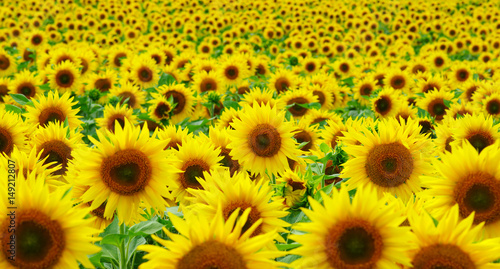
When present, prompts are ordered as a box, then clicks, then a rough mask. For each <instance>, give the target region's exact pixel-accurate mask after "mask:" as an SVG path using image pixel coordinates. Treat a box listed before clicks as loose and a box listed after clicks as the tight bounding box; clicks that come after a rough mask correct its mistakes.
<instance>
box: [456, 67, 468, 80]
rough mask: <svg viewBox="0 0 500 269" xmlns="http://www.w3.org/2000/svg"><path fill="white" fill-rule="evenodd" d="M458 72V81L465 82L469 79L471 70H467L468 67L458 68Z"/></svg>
mask: <svg viewBox="0 0 500 269" xmlns="http://www.w3.org/2000/svg"><path fill="white" fill-rule="evenodd" d="M455 74H456V78H457V80H458V81H460V82H464V81H466V80H467V79H469V76H470V74H469V71H467V69H463V68H461V69H458V70H457V72H456V73H455Z"/></svg>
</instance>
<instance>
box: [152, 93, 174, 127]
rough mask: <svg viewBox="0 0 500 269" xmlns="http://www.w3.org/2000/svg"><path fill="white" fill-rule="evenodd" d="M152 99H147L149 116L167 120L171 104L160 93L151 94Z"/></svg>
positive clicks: (156, 119) (154, 118)
mask: <svg viewBox="0 0 500 269" xmlns="http://www.w3.org/2000/svg"><path fill="white" fill-rule="evenodd" d="M152 97H153V99H151V100H149V101H148V104H150V106H149V107H148V110H149V116H150V117H151V119H153V120H155V121H158V122H159V121H161V120H164V119H166V120H168V119H169V118H170V112H171V111H172V104H171V103H169V102H168V101H167V99H165V96H163V95H161V94H152Z"/></svg>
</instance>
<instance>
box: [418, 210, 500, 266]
mask: <svg viewBox="0 0 500 269" xmlns="http://www.w3.org/2000/svg"><path fill="white" fill-rule="evenodd" d="M459 214H460V213H459V208H458V206H457V205H455V206H453V207H451V209H449V210H448V211H447V213H446V215H445V216H443V218H441V219H440V220H439V222H438V224H437V226H436V225H435V224H434V220H433V219H432V218H431V216H429V215H427V213H423V214H421V215H417V214H415V213H413V214H411V213H410V214H409V216H408V218H409V222H410V224H411V227H412V230H413V233H414V234H415V235H416V237H415V238H416V239H417V240H416V243H417V246H418V248H417V249H414V250H412V251H411V252H410V255H411V259H412V262H411V263H412V265H413V268H417V269H420V268H422V269H423V268H477V269H487V268H498V266H495V265H494V264H492V262H493V261H495V260H497V259H498V258H500V254H499V253H500V238H498V237H497V238H494V239H486V240H483V241H481V242H476V238H478V237H479V236H480V233H481V228H482V226H483V225H482V224H483V223H481V224H480V225H477V226H475V227H472V226H473V225H472V223H473V219H474V213H472V214H471V215H469V216H468V217H467V218H465V219H462V220H460V218H459Z"/></svg>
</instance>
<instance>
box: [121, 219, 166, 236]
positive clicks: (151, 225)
mask: <svg viewBox="0 0 500 269" xmlns="http://www.w3.org/2000/svg"><path fill="white" fill-rule="evenodd" d="M162 228H163V225H162V224H161V223H159V222H156V221H152V220H149V221H143V222H140V223H137V224H136V225H134V226H132V227H130V230H129V235H131V236H137V235H142V236H145V235H151V234H154V233H156V232H158V231H160V230H161V229H162Z"/></svg>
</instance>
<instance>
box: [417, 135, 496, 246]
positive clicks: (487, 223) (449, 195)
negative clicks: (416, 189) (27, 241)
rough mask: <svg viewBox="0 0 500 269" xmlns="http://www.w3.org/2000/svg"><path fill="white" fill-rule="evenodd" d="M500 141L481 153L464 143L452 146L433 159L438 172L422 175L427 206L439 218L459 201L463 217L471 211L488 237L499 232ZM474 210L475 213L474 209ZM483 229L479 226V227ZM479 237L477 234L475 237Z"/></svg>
mask: <svg viewBox="0 0 500 269" xmlns="http://www.w3.org/2000/svg"><path fill="white" fill-rule="evenodd" d="M499 159H500V143H496V144H494V145H493V146H490V147H488V148H485V149H484V150H483V151H481V152H480V153H479V152H477V151H476V150H475V149H474V147H473V146H472V145H471V144H469V143H465V144H463V146H462V147H453V150H452V153H450V152H446V153H444V154H443V155H441V160H436V161H435V162H434V167H435V168H436V171H437V174H436V175H434V176H423V177H421V181H422V185H423V186H425V187H427V188H429V189H427V190H425V192H423V194H426V195H427V196H428V197H429V198H432V199H429V200H428V201H427V202H426V203H425V204H424V206H425V209H426V210H427V211H428V212H429V213H430V214H431V215H432V216H433V217H435V218H436V219H438V220H440V219H442V218H443V216H444V215H445V214H446V212H449V211H450V210H451V209H452V208H453V206H455V205H458V209H459V215H460V217H461V218H464V219H465V218H467V217H469V216H470V215H471V214H473V217H472V219H471V220H470V221H472V222H473V223H474V224H475V225H479V226H482V223H483V222H484V234H482V235H483V236H485V237H486V238H488V237H498V236H499V235H500V232H499V231H500V177H499V175H500V170H499V169H500V167H499V166H498V165H497V164H498V160H499ZM473 212H475V214H474V213H473ZM479 229H480V228H479ZM476 239H477V238H476Z"/></svg>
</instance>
